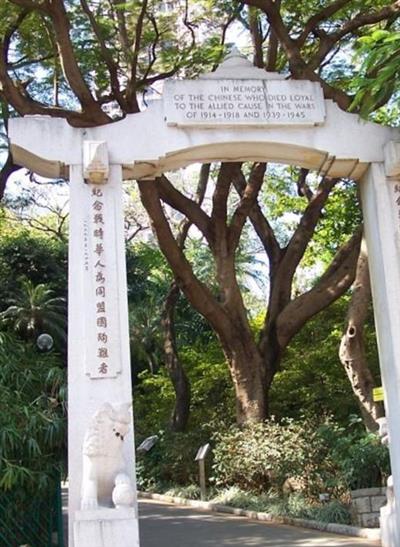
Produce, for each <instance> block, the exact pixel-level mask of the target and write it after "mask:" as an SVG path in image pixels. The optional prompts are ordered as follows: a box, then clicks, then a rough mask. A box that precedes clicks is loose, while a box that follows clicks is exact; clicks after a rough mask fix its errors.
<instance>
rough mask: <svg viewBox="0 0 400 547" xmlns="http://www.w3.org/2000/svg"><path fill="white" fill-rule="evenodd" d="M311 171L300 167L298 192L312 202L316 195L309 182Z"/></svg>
mask: <svg viewBox="0 0 400 547" xmlns="http://www.w3.org/2000/svg"><path fill="white" fill-rule="evenodd" d="M309 172H310V170H309V169H304V168H302V169H300V173H299V176H298V179H297V193H298V194H299V196H300V197H305V198H307V201H308V202H310V201H311V200H312V198H313V196H314V194H313V192H312V190H311V188H310V187H309V186H308V184H307V175H308V173H309Z"/></svg>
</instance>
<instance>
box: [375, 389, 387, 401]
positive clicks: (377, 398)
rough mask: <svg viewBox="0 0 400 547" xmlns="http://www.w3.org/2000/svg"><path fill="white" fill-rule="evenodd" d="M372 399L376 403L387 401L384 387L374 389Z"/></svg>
mask: <svg viewBox="0 0 400 547" xmlns="http://www.w3.org/2000/svg"><path fill="white" fill-rule="evenodd" d="M372 397H373V399H374V401H375V402H376V403H377V402H378V401H383V400H384V399H385V394H384V393H383V387H374V389H373V390H372Z"/></svg>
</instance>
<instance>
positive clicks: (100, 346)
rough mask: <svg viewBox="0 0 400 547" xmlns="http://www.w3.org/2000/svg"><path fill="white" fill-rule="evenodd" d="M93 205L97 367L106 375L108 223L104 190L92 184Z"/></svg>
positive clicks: (107, 366)
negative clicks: (105, 215)
mask: <svg viewBox="0 0 400 547" xmlns="http://www.w3.org/2000/svg"><path fill="white" fill-rule="evenodd" d="M90 205H91V207H90V214H91V216H92V222H91V225H92V230H93V233H92V238H91V239H92V241H93V248H92V253H93V257H92V260H93V263H94V268H93V275H94V293H95V294H94V297H95V305H96V307H95V317H96V328H95V338H96V361H97V363H96V368H97V372H98V374H99V375H103V376H106V375H107V374H108V372H109V366H110V365H109V358H110V355H109V348H108V339H109V333H108V325H109V321H108V316H107V305H106V299H107V294H106V280H107V278H106V276H107V261H106V255H105V250H104V235H105V234H104V230H105V229H106V224H105V220H104V190H103V189H102V188H99V187H96V186H92V189H91V204H90Z"/></svg>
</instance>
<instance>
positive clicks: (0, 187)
mask: <svg viewBox="0 0 400 547" xmlns="http://www.w3.org/2000/svg"><path fill="white" fill-rule="evenodd" d="M18 169H21V167H20V166H19V165H16V164H15V163H14V162H13V159H12V156H11V154H10V153H9V154H8V156H7V160H6V162H5V164H4V165H3V167H2V169H1V171H0V201H1V200H2V199H3V197H4V192H5V189H6V185H7V180H8V178H9V176H10V175H12V174H13V173H14V172H15V171H18Z"/></svg>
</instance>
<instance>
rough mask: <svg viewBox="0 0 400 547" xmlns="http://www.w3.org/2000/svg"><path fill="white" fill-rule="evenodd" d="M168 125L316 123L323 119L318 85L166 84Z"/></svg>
mask: <svg viewBox="0 0 400 547" xmlns="http://www.w3.org/2000/svg"><path fill="white" fill-rule="evenodd" d="M164 107H165V116H166V121H167V124H168V125H182V126H186V125H190V126H196V125H197V126H213V127H214V126H221V125H227V126H232V125H235V126H237V125H239V126H243V125H258V126H270V125H306V126H309V125H316V124H321V123H323V122H324V120H325V104H324V98H323V94H322V88H321V86H320V85H319V84H318V83H316V82H307V81H286V80H283V81H282V80H275V81H274V80H265V81H262V80H197V81H191V80H186V81H178V80H172V81H170V82H166V84H165V87H164Z"/></svg>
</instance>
